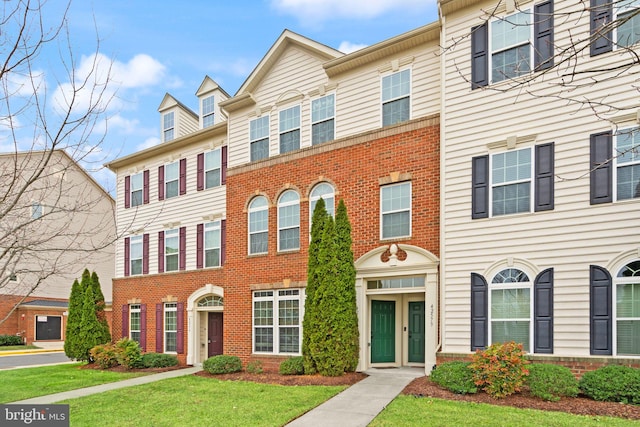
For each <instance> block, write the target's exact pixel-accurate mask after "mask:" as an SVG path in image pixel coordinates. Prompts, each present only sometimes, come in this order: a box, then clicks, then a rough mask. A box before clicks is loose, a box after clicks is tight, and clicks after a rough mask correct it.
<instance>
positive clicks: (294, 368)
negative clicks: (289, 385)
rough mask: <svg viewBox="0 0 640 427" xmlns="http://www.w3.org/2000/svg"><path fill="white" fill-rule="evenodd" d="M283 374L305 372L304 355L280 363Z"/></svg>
mask: <svg viewBox="0 0 640 427" xmlns="http://www.w3.org/2000/svg"><path fill="white" fill-rule="evenodd" d="M279 371H280V374H281V375H302V374H304V357H302V356H297V357H291V358H289V359H287V360H285V361H284V362H282V363H281V364H280V368H279Z"/></svg>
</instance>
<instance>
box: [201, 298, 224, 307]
mask: <svg viewBox="0 0 640 427" xmlns="http://www.w3.org/2000/svg"><path fill="white" fill-rule="evenodd" d="M223 302H224V301H223V299H222V297H219V296H217V295H209V296H206V297H204V298H202V299H200V301H198V307H222V306H223V305H224V304H223Z"/></svg>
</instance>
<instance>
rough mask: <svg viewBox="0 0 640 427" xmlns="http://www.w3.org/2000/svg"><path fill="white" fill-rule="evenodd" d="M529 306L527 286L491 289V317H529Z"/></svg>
mask: <svg viewBox="0 0 640 427" xmlns="http://www.w3.org/2000/svg"><path fill="white" fill-rule="evenodd" d="M530 308H531V305H530V297H529V289H528V288H520V289H494V290H492V291H491V318H492V319H518V318H520V319H522V318H529V317H530V313H531V310H530Z"/></svg>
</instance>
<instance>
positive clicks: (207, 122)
mask: <svg viewBox="0 0 640 427" xmlns="http://www.w3.org/2000/svg"><path fill="white" fill-rule="evenodd" d="M213 101H214V97H213V96H209V97H207V98H204V99H203V100H202V127H203V128H208V127H209V126H213V125H214V124H215V120H214V110H215V104H214V103H213Z"/></svg>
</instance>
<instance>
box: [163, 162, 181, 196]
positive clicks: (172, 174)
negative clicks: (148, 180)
mask: <svg viewBox="0 0 640 427" xmlns="http://www.w3.org/2000/svg"><path fill="white" fill-rule="evenodd" d="M179 166H180V162H173V163H169V164H168V165H166V166H165V168H164V197H165V198H166V199H169V198H171V197H177V196H178V194H179V189H180V186H179V182H180V181H179V179H180V167H179Z"/></svg>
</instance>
